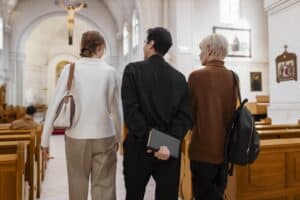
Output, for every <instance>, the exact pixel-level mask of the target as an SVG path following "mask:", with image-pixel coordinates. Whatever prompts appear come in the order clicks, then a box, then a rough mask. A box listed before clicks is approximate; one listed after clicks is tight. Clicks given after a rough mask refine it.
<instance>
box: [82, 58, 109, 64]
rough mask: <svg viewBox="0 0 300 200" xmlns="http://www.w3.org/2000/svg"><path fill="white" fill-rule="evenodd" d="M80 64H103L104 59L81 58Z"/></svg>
mask: <svg viewBox="0 0 300 200" xmlns="http://www.w3.org/2000/svg"><path fill="white" fill-rule="evenodd" d="M79 61H81V62H87V63H96V64H97V63H103V62H104V59H103V57H102V58H89V57H82V58H80V60H79Z"/></svg>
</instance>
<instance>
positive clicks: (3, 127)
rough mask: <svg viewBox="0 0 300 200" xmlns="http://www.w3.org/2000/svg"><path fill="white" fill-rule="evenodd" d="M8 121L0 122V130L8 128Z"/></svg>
mask: <svg viewBox="0 0 300 200" xmlns="http://www.w3.org/2000/svg"><path fill="white" fill-rule="evenodd" d="M10 125H11V124H10V123H7V124H0V130H8V129H9V128H10Z"/></svg>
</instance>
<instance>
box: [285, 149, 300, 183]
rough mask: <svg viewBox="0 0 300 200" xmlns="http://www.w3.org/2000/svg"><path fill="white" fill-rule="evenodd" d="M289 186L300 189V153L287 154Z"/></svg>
mask: <svg viewBox="0 0 300 200" xmlns="http://www.w3.org/2000/svg"><path fill="white" fill-rule="evenodd" d="M287 184H288V186H292V187H293V186H299V187H300V152H290V153H288V154H287Z"/></svg>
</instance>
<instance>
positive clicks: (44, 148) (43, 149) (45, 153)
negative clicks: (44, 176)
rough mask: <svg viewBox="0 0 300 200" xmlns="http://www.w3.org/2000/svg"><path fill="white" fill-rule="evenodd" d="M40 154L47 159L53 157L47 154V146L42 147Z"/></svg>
mask: <svg viewBox="0 0 300 200" xmlns="http://www.w3.org/2000/svg"><path fill="white" fill-rule="evenodd" d="M42 155H43V157H44V158H46V160H47V161H48V160H50V159H53V157H50V156H49V147H42Z"/></svg>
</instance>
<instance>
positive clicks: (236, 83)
mask: <svg viewBox="0 0 300 200" xmlns="http://www.w3.org/2000/svg"><path fill="white" fill-rule="evenodd" d="M231 73H232V77H233V87H234V89H236V90H237V95H238V98H239V101H240V104H241V103H242V97H241V90H240V83H239V77H238V76H237V74H236V73H234V71H232V70H231Z"/></svg>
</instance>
